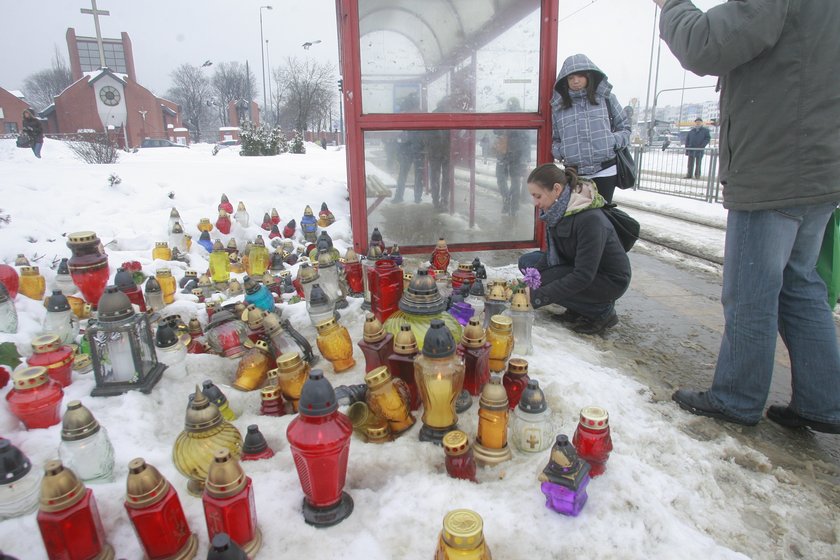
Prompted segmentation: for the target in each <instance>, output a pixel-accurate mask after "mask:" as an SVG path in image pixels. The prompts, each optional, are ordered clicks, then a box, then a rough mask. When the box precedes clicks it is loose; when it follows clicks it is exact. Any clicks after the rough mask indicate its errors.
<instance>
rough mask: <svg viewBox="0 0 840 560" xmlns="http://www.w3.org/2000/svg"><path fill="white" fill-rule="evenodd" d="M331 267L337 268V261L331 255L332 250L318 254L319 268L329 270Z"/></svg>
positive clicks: (328, 249)
mask: <svg viewBox="0 0 840 560" xmlns="http://www.w3.org/2000/svg"><path fill="white" fill-rule="evenodd" d="M325 233H326V232H325ZM331 266H335V259H334V258H333V256H332V254H331V253H330V248H327V250H326V251H324V252H321V253H318V268H319V269H320V268H329V267H331Z"/></svg>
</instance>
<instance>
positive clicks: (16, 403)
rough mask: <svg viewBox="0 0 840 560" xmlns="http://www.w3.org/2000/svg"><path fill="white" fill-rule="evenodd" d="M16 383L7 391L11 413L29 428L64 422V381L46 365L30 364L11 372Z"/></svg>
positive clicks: (47, 426)
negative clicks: (48, 373)
mask: <svg viewBox="0 0 840 560" xmlns="http://www.w3.org/2000/svg"><path fill="white" fill-rule="evenodd" d="M12 380H13V382H14V387H13V389H12V390H11V391H9V392H8V393H7V394H6V401H8V404H9V410H11V411H12V414H14V415H15V416H17V418H18V419H19V420H20V421H21V422H23V424H24V426H26V428H27V429H28V430H32V429H34V428H49V427H50V426H55V425H56V424H58V423H59V422H61V413H60V408H61V399H62V398H63V397H64V391H63V390H62V389H61V385H60V384H59V383H58V382H56V381H53V380H52V379H50V378H49V376H48V375H47V368H45V367H27V368H23V369H19V370H17V371H16V372H14V373H13V374H12Z"/></svg>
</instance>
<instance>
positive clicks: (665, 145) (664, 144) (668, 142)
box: [662, 136, 671, 152]
mask: <svg viewBox="0 0 840 560" xmlns="http://www.w3.org/2000/svg"><path fill="white" fill-rule="evenodd" d="M670 145H671V139H670V138H668V137H667V136H666V137H665V140H663V141H662V151H663V152H664V151H665V150H667V149H668V146H670Z"/></svg>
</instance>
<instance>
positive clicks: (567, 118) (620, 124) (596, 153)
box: [551, 54, 630, 176]
mask: <svg viewBox="0 0 840 560" xmlns="http://www.w3.org/2000/svg"><path fill="white" fill-rule="evenodd" d="M587 70H591V71H593V72H597V73H598V74H600V75H601V76H603V79H602V80H601V83H600V84H598V88H597V89H596V90H595V100H596V101H597V102H598V104H597V105H590V104H589V101H588V100H587V99H586V91H579V92H575V91H570V92H569V95H570V97H571V98H572V106H571V107H569V108H568V109H564V108H563V99H562V98H561V97H560V94H559V93H558V90H557V87H558V84H559V83H560V81H561V80H565V79H566V77H567V76H568V75H569V74H574V73H575V72H583V71H587ZM607 103H609V106H610V108H609V109H608V108H607ZM610 114H612V119H610ZM611 120H612V122H611ZM551 121H552V144H551V153H552V154H553V155H554V157H555V158H556V159H558V160H560V161H562V162H564V163H565V164H567V165H574V166H576V167H577V168H578V173H579V174H580V175H583V176H588V175H593V174H595V173H597V172H598V171H600V170H601V168H602V166H601V164H602V163H604V162H607V161H609V160H612V159H614V158H615V148H623V147H624V146H627V145H628V144H629V143H630V120H629V119H628V118H627V115H625V113H624V109H623V108H622V107H621V105H620V104H619V102H618V98H616V96H615V95H613V94H612V84H610V83H609V82H608V81H607V77H606V76H605V75H604V73H603V72H601V69H600V68H598V67H597V66H595V64H593V63H592V61H591V60H589V57H587V56H586V55H583V54H576V55H573V56H570V57H569V58H567V59H566V61H565V62H564V63H563V67H562V68H561V69H560V73H559V74H558V75H557V80H556V81H555V84H554V95H553V97H552V99H551Z"/></svg>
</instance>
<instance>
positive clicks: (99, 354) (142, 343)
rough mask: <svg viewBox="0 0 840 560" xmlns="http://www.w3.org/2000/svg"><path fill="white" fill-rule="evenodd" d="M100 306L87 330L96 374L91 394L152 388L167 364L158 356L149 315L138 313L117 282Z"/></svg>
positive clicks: (100, 394)
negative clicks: (162, 362)
mask: <svg viewBox="0 0 840 560" xmlns="http://www.w3.org/2000/svg"><path fill="white" fill-rule="evenodd" d="M98 309H99V312H98V316H97V319H96V320H91V321H90V322H89V323H88V328H87V332H86V333H85V336H86V337H87V340H88V342H89V343H90V349H91V357H92V358H93V374H94V377H95V378H96V387H95V388H94V389H93V391H92V392H91V395H92V396H94V397H98V396H105V397H108V396H112V395H119V394H122V393H125V392H126V391H129V390H132V389H137V390H140V391H142V392H144V393H148V392H150V391H151V390H152V388H153V387H154V386H155V384H156V383H157V382H158V381H159V380H160V377H161V375H162V374H163V370H164V369H166V366H165V365H163V364H161V363H159V362H158V360H157V354H156V353H155V345H154V339H153V338H152V330H151V328H150V327H149V319H148V316H147V315H145V314H137V313H135V312H134V308H133V307H132V306H131V301H130V300H129V299H128V296H127V295H125V294H124V293H123V292H121V291H120V289H119V288H117V287H116V286H108V287H107V288H106V289H105V293H104V294H103V295H102V298H101V299H100V300H99V306H98Z"/></svg>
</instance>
